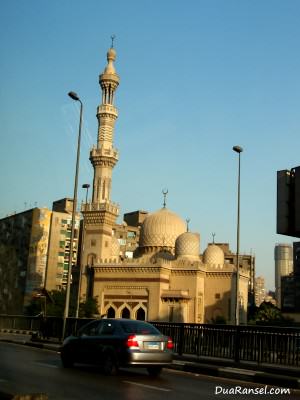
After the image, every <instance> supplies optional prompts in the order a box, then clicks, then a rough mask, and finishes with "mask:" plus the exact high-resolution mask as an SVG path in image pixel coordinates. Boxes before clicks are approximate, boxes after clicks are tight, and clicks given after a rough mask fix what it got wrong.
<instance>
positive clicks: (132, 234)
mask: <svg viewBox="0 0 300 400" xmlns="http://www.w3.org/2000/svg"><path fill="white" fill-rule="evenodd" d="M127 237H128V238H135V232H132V231H128V232H127Z"/></svg>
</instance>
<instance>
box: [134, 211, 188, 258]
mask: <svg viewBox="0 0 300 400" xmlns="http://www.w3.org/2000/svg"><path fill="white" fill-rule="evenodd" d="M185 230H186V226H185V223H184V221H183V220H182V219H181V218H180V217H179V216H178V215H177V214H175V213H173V212H172V211H170V210H168V209H167V208H161V209H160V210H158V211H156V212H155V213H153V214H150V215H149V216H148V217H147V218H146V219H145V220H144V222H143V224H142V226H141V233H140V247H144V248H147V247H160V248H163V247H167V248H170V249H172V250H174V248H175V240H176V239H177V237H178V236H179V235H181V234H182V233H183V232H184V231H185Z"/></svg>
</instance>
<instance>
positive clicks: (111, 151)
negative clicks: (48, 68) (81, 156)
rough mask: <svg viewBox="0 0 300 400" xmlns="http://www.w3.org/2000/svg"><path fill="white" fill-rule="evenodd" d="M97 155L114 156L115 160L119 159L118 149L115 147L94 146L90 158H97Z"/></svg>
mask: <svg viewBox="0 0 300 400" xmlns="http://www.w3.org/2000/svg"><path fill="white" fill-rule="evenodd" d="M97 157H108V158H114V159H115V160H118V159H119V153H118V150H117V149H115V148H114V147H111V148H105V147H103V146H101V147H100V148H96V147H93V148H92V150H91V152H90V158H97Z"/></svg>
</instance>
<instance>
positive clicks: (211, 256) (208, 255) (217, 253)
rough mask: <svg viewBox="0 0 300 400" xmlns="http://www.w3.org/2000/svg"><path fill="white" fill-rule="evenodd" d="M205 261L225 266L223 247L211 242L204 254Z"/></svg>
mask: <svg viewBox="0 0 300 400" xmlns="http://www.w3.org/2000/svg"><path fill="white" fill-rule="evenodd" d="M203 262H204V263H205V264H210V265H215V266H219V267H223V265H224V252H223V250H222V249H221V247H219V246H217V245H216V244H214V243H213V244H209V245H208V246H207V249H206V250H205V252H204V254H203Z"/></svg>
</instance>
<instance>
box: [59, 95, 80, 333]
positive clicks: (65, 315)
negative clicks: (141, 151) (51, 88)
mask: <svg viewBox="0 0 300 400" xmlns="http://www.w3.org/2000/svg"><path fill="white" fill-rule="evenodd" d="M68 95H69V96H70V97H71V99H73V100H75V101H79V103H80V118H79V131H78V143H77V158H76V171H75V182H74V197H73V209H72V223H71V239H70V255H69V267H68V278H67V290H66V302H65V310H64V318H63V331H62V338H63V339H64V337H65V332H66V323H67V318H68V316H69V305H70V291H71V274H72V259H73V242H74V233H75V216H76V208H77V186H78V172H79V159H80V139H81V125H82V109H83V105H82V102H81V100H80V98H79V97H78V95H77V94H76V93H74V92H69V93H68Z"/></svg>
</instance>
